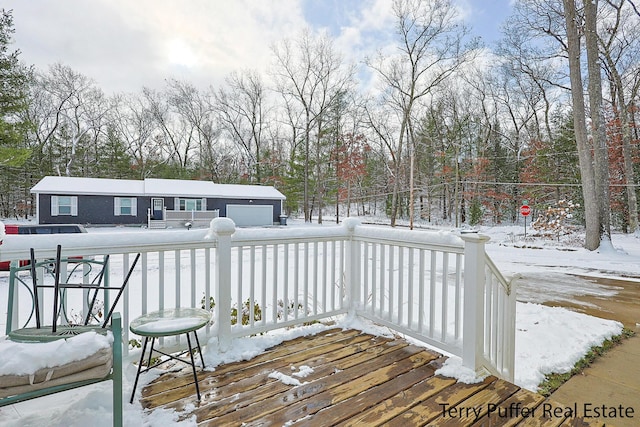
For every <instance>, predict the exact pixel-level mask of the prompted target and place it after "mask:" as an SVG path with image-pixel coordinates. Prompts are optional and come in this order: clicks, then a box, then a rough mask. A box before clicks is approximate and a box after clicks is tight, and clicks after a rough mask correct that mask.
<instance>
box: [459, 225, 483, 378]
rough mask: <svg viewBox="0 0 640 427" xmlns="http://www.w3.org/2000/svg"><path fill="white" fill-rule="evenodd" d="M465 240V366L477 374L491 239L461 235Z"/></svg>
mask: <svg viewBox="0 0 640 427" xmlns="http://www.w3.org/2000/svg"><path fill="white" fill-rule="evenodd" d="M460 237H461V238H462V240H464V303H463V305H464V321H463V324H462V365H463V366H464V367H466V368H469V369H473V370H474V371H478V370H479V369H480V368H481V366H482V362H481V360H482V356H483V351H484V350H483V345H484V313H483V311H484V291H485V289H484V288H485V249H484V245H485V243H486V242H488V241H489V236H484V235H482V234H476V233H470V234H461V235H460Z"/></svg>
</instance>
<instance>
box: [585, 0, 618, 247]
mask: <svg viewBox="0 0 640 427" xmlns="http://www.w3.org/2000/svg"><path fill="white" fill-rule="evenodd" d="M597 11H598V0H587V1H585V2H584V14H585V39H586V47H587V70H588V72H589V107H590V109H591V124H592V138H593V149H594V164H595V184H596V197H597V203H598V215H599V218H600V224H599V225H600V231H599V237H600V241H602V240H608V241H611V207H610V206H611V203H610V197H609V152H608V149H607V133H606V129H605V123H604V114H603V111H602V78H601V75H600V70H601V68H600V51H599V49H598V32H597V31H598V30H597V23H596V15H597Z"/></svg>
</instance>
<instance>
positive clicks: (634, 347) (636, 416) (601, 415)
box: [550, 281, 640, 427]
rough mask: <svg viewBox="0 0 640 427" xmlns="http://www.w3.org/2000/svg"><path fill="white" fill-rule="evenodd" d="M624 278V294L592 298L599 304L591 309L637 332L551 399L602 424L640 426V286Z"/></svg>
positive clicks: (592, 312) (622, 426) (566, 384)
mask: <svg viewBox="0 0 640 427" xmlns="http://www.w3.org/2000/svg"><path fill="white" fill-rule="evenodd" d="M623 282H626V281H616V283H615V285H617V286H620V285H621V284H622V285H623V286H624V287H623V288H622V292H621V295H620V296H621V297H622V298H619V299H618V298H616V297H613V298H607V299H606V300H605V299H602V298H593V299H591V300H590V301H588V302H589V303H590V304H594V303H595V304H596V305H597V306H598V308H596V309H594V308H593V306H591V308H590V309H589V310H588V311H589V314H591V315H594V316H598V317H602V318H607V319H612V320H618V321H620V322H622V323H623V324H624V325H625V326H626V327H627V328H629V329H631V330H635V331H636V335H635V336H633V337H631V338H629V339H626V340H624V341H623V342H622V344H620V345H618V346H616V347H615V348H613V349H612V350H610V351H609V352H608V353H606V354H605V355H604V356H602V357H600V358H598V359H597V360H596V361H595V362H594V363H593V364H592V365H591V366H589V367H588V368H587V369H585V370H584V372H583V373H582V374H578V375H575V376H573V377H572V378H571V379H570V380H569V381H567V382H566V383H565V384H563V385H562V386H561V387H560V388H559V389H558V390H556V391H555V392H554V393H553V394H552V395H551V397H550V399H552V400H554V401H556V402H558V403H561V404H564V405H566V406H570V407H571V406H574V405H575V408H576V409H577V415H579V416H584V417H588V416H590V415H591V416H593V417H594V418H596V419H597V420H598V421H599V422H601V423H602V425H606V426H618V427H627V426H629V427H637V426H640V304H638V295H639V294H640V286H638V284H637V282H635V283H634V282H626V283H623ZM608 284H609V283H608ZM585 302H587V301H585ZM554 305H555V304H554ZM558 305H562V304H558ZM574 308H576V307H574ZM579 311H583V310H579ZM584 311H587V310H584ZM603 405H604V406H603Z"/></svg>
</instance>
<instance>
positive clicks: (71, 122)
mask: <svg viewBox="0 0 640 427" xmlns="http://www.w3.org/2000/svg"><path fill="white" fill-rule="evenodd" d="M108 112H109V107H108V105H107V102H106V100H105V97H104V94H103V92H102V91H101V90H100V89H99V88H98V87H97V86H96V85H95V82H93V81H92V80H91V79H89V78H88V77H86V76H84V75H82V74H80V73H78V72H76V71H74V70H73V69H71V68H70V67H68V66H66V65H63V64H60V63H57V64H54V65H52V66H51V67H50V68H49V72H48V73H46V74H43V73H41V74H38V75H37V76H36V83H35V89H34V93H33V102H32V103H31V110H30V114H29V117H30V119H31V120H32V121H33V123H35V125H36V134H35V137H36V140H37V141H38V145H39V147H40V149H41V150H43V151H44V150H46V151H47V153H46V154H45V157H48V158H49V159H50V161H51V162H54V163H53V165H52V169H53V170H54V171H55V173H57V174H58V175H63V174H64V175H66V176H71V175H72V174H73V170H74V166H75V162H76V161H78V160H79V159H78V155H79V153H80V152H81V151H82V150H83V149H86V147H84V146H83V144H86V141H87V137H88V134H89V133H90V132H94V134H97V133H98V132H100V128H101V127H102V126H103V125H104V123H105V120H104V119H105V116H106V115H107V114H108Z"/></svg>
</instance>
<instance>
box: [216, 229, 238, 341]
mask: <svg viewBox="0 0 640 427" xmlns="http://www.w3.org/2000/svg"><path fill="white" fill-rule="evenodd" d="M235 231H236V224H235V223H234V222H233V220H231V219H230V218H214V219H212V220H211V235H212V236H211V237H215V239H216V240H217V250H216V257H215V261H214V266H215V270H216V272H215V278H216V280H215V285H216V288H215V292H214V299H215V303H216V306H215V310H214V313H215V314H214V321H215V324H216V328H217V330H218V346H219V349H220V351H223V352H224V351H227V350H229V348H231V235H232V234H233V233H235Z"/></svg>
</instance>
